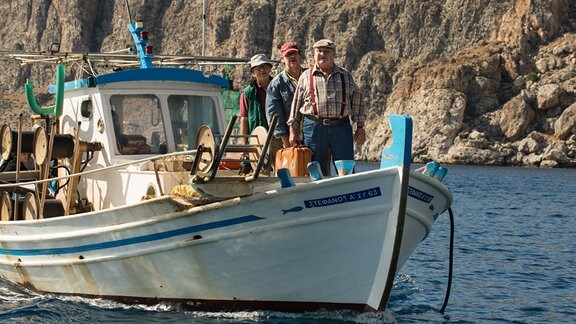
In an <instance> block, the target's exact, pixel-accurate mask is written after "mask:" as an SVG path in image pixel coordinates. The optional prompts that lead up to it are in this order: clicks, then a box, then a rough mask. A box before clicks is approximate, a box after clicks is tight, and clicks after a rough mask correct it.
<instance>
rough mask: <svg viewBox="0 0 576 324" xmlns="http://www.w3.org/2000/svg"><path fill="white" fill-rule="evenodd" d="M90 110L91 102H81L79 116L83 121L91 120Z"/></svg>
mask: <svg viewBox="0 0 576 324" xmlns="http://www.w3.org/2000/svg"><path fill="white" fill-rule="evenodd" d="M92 110H93V108H92V101H91V100H84V101H82V103H81V104H80V114H81V115H82V117H84V118H85V119H90V118H92Z"/></svg>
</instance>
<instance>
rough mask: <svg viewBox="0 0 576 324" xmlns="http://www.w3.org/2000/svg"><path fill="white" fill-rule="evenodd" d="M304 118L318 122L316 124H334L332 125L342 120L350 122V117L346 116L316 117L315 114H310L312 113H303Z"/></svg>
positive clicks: (338, 123)
mask: <svg viewBox="0 0 576 324" xmlns="http://www.w3.org/2000/svg"><path fill="white" fill-rule="evenodd" d="M304 118H308V119H310V120H313V121H314V122H316V123H318V124H322V125H324V126H334V125H340V124H342V123H343V122H345V121H346V122H350V117H349V116H346V117H341V118H340V117H336V118H320V117H316V116H312V115H305V116H304Z"/></svg>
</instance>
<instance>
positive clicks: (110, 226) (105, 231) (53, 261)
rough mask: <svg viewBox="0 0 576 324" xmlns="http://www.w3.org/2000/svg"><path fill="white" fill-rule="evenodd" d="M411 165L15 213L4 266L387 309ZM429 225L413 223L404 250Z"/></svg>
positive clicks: (7, 272) (188, 298)
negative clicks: (64, 212)
mask: <svg viewBox="0 0 576 324" xmlns="http://www.w3.org/2000/svg"><path fill="white" fill-rule="evenodd" d="M401 170H402V168H400V167H394V168H388V169H385V170H376V171H370V172H366V173H360V174H355V175H351V176H347V177H341V178H332V179H327V180H323V181H318V182H312V183H309V184H301V185H298V186H296V187H292V188H287V189H279V190H272V191H269V192H266V193H261V194H256V195H253V196H250V197H246V198H236V199H232V200H228V201H225V202H221V203H214V204H209V205H205V206H199V207H189V206H187V205H185V204H180V203H178V202H177V201H176V200H174V199H172V198H169V197H164V198H159V199H155V200H150V201H146V202H143V203H139V204H136V205H132V206H127V207H123V208H117V209H111V210H107V211H102V212H93V213H88V214H80V215H75V216H69V217H59V218H52V219H45V220H36V221H22V222H4V223H2V224H1V225H0V230H1V234H0V241H1V242H2V249H0V252H1V256H0V275H1V276H2V277H3V278H5V279H7V280H9V281H12V282H16V283H20V284H22V285H25V286H28V287H31V288H33V289H35V290H37V291H43V292H50V293H57V294H73V295H84V296H92V297H104V298H111V299H117V300H121V301H128V302H142V303H156V302H158V301H162V300H164V301H176V302H185V303H187V305H188V306H191V307H194V308H199V309H226V308H229V309H276V310H283V311H291V310H298V311H303V310H315V309H321V308H325V309H342V308H347V309H355V310H361V311H366V310H377V309H379V308H382V307H383V306H382V304H384V307H385V303H386V301H387V298H388V296H387V295H388V294H389V289H390V288H391V287H390V285H391V284H392V283H391V282H389V278H388V276H387V274H388V273H389V272H390V271H393V272H395V267H396V265H395V260H396V258H398V253H399V251H398V247H397V246H396V247H395V242H396V241H397V237H396V233H397V232H398V229H399V228H401V227H399V226H401V224H400V223H402V222H403V220H402V218H403V213H402V212H401V211H400V210H399V208H400V206H399V204H398V202H399V201H400V195H401V190H400V182H401V181H400V178H401V175H400V174H401ZM428 216H429V218H431V217H432V214H430V215H425V216H424V217H425V218H426V217H428ZM431 219H432V220H433V218H431ZM412 223H413V222H412V221H407V222H406V225H408V226H410V227H412V225H411V224H412ZM404 230H405V233H406V232H407V231H410V232H411V229H408V228H406V227H405V228H404ZM428 230H429V229H428ZM426 234H427V231H425V230H424V231H420V230H419V231H418V237H416V236H413V235H412V236H410V237H409V238H408V237H406V235H404V242H403V245H402V253H400V260H405V259H406V258H407V257H408V256H409V254H410V253H411V250H413V247H415V246H416V245H417V243H418V242H420V240H422V239H423V238H424V237H425V235H426ZM404 244H407V245H404ZM405 247H407V248H405ZM402 263H403V262H402ZM391 267H392V268H391ZM387 290H388V291H387Z"/></svg>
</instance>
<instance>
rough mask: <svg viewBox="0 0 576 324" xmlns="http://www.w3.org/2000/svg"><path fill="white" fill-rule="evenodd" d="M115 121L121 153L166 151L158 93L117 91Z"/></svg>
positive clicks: (111, 103)
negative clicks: (124, 92) (120, 93)
mask: <svg viewBox="0 0 576 324" xmlns="http://www.w3.org/2000/svg"><path fill="white" fill-rule="evenodd" d="M110 106H111V108H112V112H111V114H112V123H113V127H114V134H115V137H116V143H117V146H118V151H119V152H120V153H121V154H151V153H166V152H167V151H168V150H167V144H166V135H165V131H164V123H163V120H162V114H161V113H160V100H159V99H158V97H156V96H155V95H143V94H137V95H113V96H111V97H110Z"/></svg>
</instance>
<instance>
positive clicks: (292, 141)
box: [288, 127, 301, 146]
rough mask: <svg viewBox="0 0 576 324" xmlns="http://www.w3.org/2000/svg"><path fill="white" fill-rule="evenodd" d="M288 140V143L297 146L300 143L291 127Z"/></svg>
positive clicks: (298, 137)
mask: <svg viewBox="0 0 576 324" xmlns="http://www.w3.org/2000/svg"><path fill="white" fill-rule="evenodd" d="M288 141H289V143H288V144H290V146H298V145H300V143H301V142H300V136H298V134H296V131H295V130H294V128H292V127H290V138H289V140H288Z"/></svg>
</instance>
